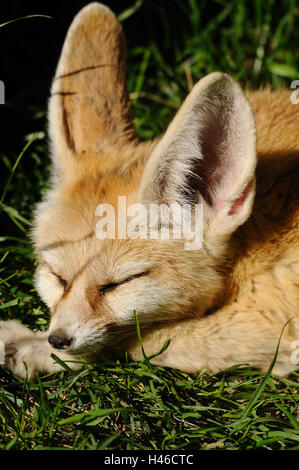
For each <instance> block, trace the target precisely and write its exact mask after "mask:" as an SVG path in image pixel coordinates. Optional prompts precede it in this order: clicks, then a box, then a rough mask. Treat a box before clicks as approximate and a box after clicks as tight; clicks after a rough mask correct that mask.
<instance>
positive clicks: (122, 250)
mask: <svg viewBox="0 0 299 470" xmlns="http://www.w3.org/2000/svg"><path fill="white" fill-rule="evenodd" d="M124 57H125V53H124V42H123V35H122V31H121V27H120V25H119V23H118V22H117V20H116V18H115V16H114V15H113V14H112V13H111V12H110V10H109V9H107V7H103V6H102V5H100V4H91V5H89V6H87V7H85V8H84V9H83V10H82V11H81V12H80V13H79V14H78V16H77V17H76V18H75V20H74V22H73V24H72V26H71V27H70V30H69V33H68V36H67V39H66V42H65V45H64V48H63V51H62V56H61V59H60V62H59V65H58V68H57V72H56V77H55V79H54V82H53V89H52V97H51V100H50V106H49V122H50V134H51V137H52V144H53V148H52V154H53V162H54V165H53V179H52V189H51V190H50V191H49V192H48V194H47V196H46V199H45V200H44V201H43V202H42V203H40V204H39V206H38V209H37V212H36V218H35V228H34V233H33V239H34V244H35V252H36V256H37V258H38V260H39V262H40V266H39V268H38V270H37V275H36V286H37V289H38V291H39V293H40V295H41V297H42V298H43V300H44V301H45V302H46V303H47V305H48V306H49V308H50V310H51V313H52V320H51V325H50V333H53V332H56V331H63V332H68V333H69V334H71V335H75V336H76V335H77V337H78V338H77V339H76V341H77V343H75V344H77V347H76V349H74V350H73V351H72V349H71V348H70V350H69V352H60V353H59V356H60V357H61V358H62V359H64V360H69V359H70V360H72V359H74V357H75V358H76V357H78V356H82V357H94V354H96V353H97V351H98V350H99V349H100V348H106V349H114V350H116V351H119V350H129V352H130V353H131V355H132V357H133V358H135V359H141V358H142V354H141V349H140V345H139V343H138V341H137V340H136V329H135V320H134V315H133V312H134V310H136V312H137V313H138V317H139V321H140V324H141V327H142V334H143V344H144V348H145V351H146V352H147V353H148V354H149V355H150V354H153V353H156V352H157V351H158V350H160V349H161V347H162V346H163V344H164V342H165V341H166V340H167V339H168V338H170V339H171V343H170V345H169V347H168V349H167V350H166V351H165V352H164V353H163V354H161V355H160V356H158V357H156V358H155V359H154V360H153V362H155V363H157V364H161V365H163V366H169V367H176V368H179V369H182V370H185V371H189V372H197V371H201V370H203V369H206V370H207V371H208V372H210V373H214V372H218V371H220V370H221V369H224V368H227V367H229V366H232V365H233V364H236V363H239V364H249V365H250V366H252V367H257V368H259V369H261V370H263V371H265V370H266V369H267V367H268V366H269V365H270V363H271V360H272V358H273V355H274V352H275V348H276V345H277V341H278V338H279V335H280V332H281V330H282V327H283V326H284V324H285V323H286V322H287V320H289V319H291V318H293V319H292V320H291V322H290V323H289V324H288V326H287V327H286V330H285V332H284V335H283V337H282V340H281V345H280V353H279V356H278V359H277V362H276V366H275V369H274V371H275V373H277V374H280V375H286V374H288V373H290V372H291V371H292V370H293V369H295V366H294V364H292V362H291V360H290V357H291V353H292V348H291V343H292V341H294V340H298V339H299V317H298V311H299V289H298V279H299V257H298V252H299V249H298V217H299V215H298V158H299V144H298V138H297V136H298V133H299V119H298V107H296V105H294V104H292V103H291V101H290V93H289V92H288V91H287V90H278V91H275V92H273V91H270V90H269V89H265V90H258V91H248V92H247V96H248V99H249V101H250V103H251V107H252V110H253V114H254V116H255V121H256V127H257V168H256V171H255V175H256V195H255V199H254V193H255V184H254V167H255V164H256V155H255V136H254V133H255V132H254V122H253V119H252V112H251V109H250V107H249V105H248V104H247V100H246V99H245V97H244V96H243V94H242V92H241V91H240V89H239V87H238V86H237V85H236V84H235V82H233V80H232V79H230V78H229V77H227V76H226V75H223V74H211V75H210V76H208V77H206V78H205V79H203V80H202V81H200V82H199V84H197V85H196V87H195V88H194V90H193V91H192V93H191V94H190V96H189V97H188V99H187V100H186V102H185V104H184V105H183V107H182V109H181V110H180V111H179V113H178V115H177V117H176V118H175V120H174V121H173V123H172V124H171V126H170V128H169V130H168V132H167V134H166V136H165V137H164V138H163V139H162V140H161V141H159V142H158V141H155V142H150V143H141V144H139V143H138V142H137V140H136V137H135V133H134V129H133V126H132V118H131V114H130V109H129V100H128V95H127V91H126V86H125V80H124ZM215 87H216V88H215ZM217 87H218V88H217ZM215 90H217V93H216V92H215ZM218 94H219V96H220V95H221V94H222V95H221V96H222V97H221V100H224V101H221V100H220V98H219V103H218V101H217V100H218V98H217V96H218ZM215 96H216V98H215ZM215 99H216V105H215V106H216V107H217V106H218V107H219V109H218V108H216V115H217V113H218V111H219V112H220V113H221V112H222V109H223V112H227V109H226V108H229V107H230V105H231V100H232V99H233V102H232V109H235V108H236V110H237V111H236V112H238V119H235V121H234V120H233V123H232V130H231V133H232V139H235V141H236V144H235V146H236V147H235V148H236V149H237V150H238V151H239V150H240V149H242V152H240V159H239V161H240V162H241V163H240V164H241V165H242V166H241V167H240V170H238V177H237V178H233V177H232V178H231V181H229V184H227V183H226V186H227V187H226V186H224V187H221V188H220V189H221V191H222V193H221V194H223V195H221V198H220V202H219V201H218V203H217V204H218V205H217V206H215V208H214V209H213V207H212V205H211V204H208V203H207V202H206V203H205V210H206V214H207V215H206V219H205V227H204V244H203V247H202V249H201V250H197V251H186V250H185V249H184V243H183V241H182V240H178V241H174V240H169V241H163V242H162V241H155V240H130V239H126V240H104V241H99V240H98V239H96V237H95V224H96V221H97V217H96V215H95V209H96V207H97V206H98V205H99V204H100V203H110V204H112V205H113V206H114V207H115V208H116V206H117V198H118V196H119V195H126V196H127V201H128V204H131V203H134V202H140V201H141V202H142V201H147V200H156V199H157V198H158V199H159V198H162V199H163V202H165V201H166V202H169V201H170V200H171V199H173V198H175V195H176V191H177V181H179V178H180V175H181V174H182V173H181V172H183V171H184V164H185V163H184V162H185V161H183V162H181V163H180V162H178V160H177V158H179V157H178V155H179V156H180V152H183V153H184V152H185V151H186V152H187V153H188V150H184V146H187V147H186V148H188V141H186V138H185V137H184V134H186V132H190V133H191V132H193V130H192V129H191V130H190V129H189V122H193V121H192V120H194V117H192V116H193V115H195V114H197V113H198V112H199V113H201V108H203V107H204V106H205V105H204V103H206V102H209V103H210V102H214V101H215ZM205 100H206V101H205ZM207 100H208V101H207ZM223 102H224V104H225V106H223V104H222V103H223ZM198 109H199V111H198ZM231 114H232V117H233V118H234V111H232V113H231ZM208 117H209V116H203V117H202V118H201V119H202V122H203V124H200V126H201V125H202V126H205V125H207V126H208V125H210V124H209V123H208V124H206V123H205V120H208ZM229 117H230V115H229V114H228V119H229ZM190 119H191V121H190ZM185 121H186V122H185ZM196 125H198V124H196ZM233 126H237V131H236V130H235V128H234V127H233ZM191 127H192V126H191ZM194 132H197V131H196V130H195V131H194ZM190 135H191V134H190ZM206 135H207V139H209V138H211V137H209V134H206ZM212 138H213V139H215V140H217V139H216V138H215V136H212ZM180 142H182V143H180ZM178 146H179V150H178ZM191 151H193V150H192V149H191ZM226 151H227V150H226V148H225V149H224V151H223V152H224V153H225V152H226ZM228 152H229V150H228ZM167 159H169V163H167ZM172 159H173V160H172ZM242 159H243V160H242ZM165 162H166V163H165ZM164 163H165V165H166V164H167V165H168V166H167V172H165V175H164V176H163V178H160V173H159V171H160V172H161V171H164V170H163V165H164ZM176 163H178V165H181V167H180V166H175V165H176ZM238 164H239V163H238ZM161 168H162V170H161ZM178 168H182V170H179V171H178ZM180 171H181V172H180ZM159 178H160V179H161V181H162V180H163V181H162V182H163V187H162V183H161V182H159V183H157V181H159ZM177 178H178V180H177ZM233 184H234V185H233ZM156 186H159V187H158V189H156ZM220 186H221V185H220ZM222 186H223V185H222ZM227 188H228V189H227ZM203 190H204V186H202V191H203ZM227 191H229V197H227V198H226V196H225V195H226V192H227ZM253 199H254V203H253ZM164 200H165V201H164ZM159 202H161V201H159ZM252 204H253V207H252ZM246 219H247V220H246ZM53 273H54V274H53ZM140 273H141V274H142V275H141V276H140V277H136V278H133V279H132V280H130V281H129V282H127V283H120V284H119V286H118V287H117V288H116V289H114V290H112V291H111V292H107V293H106V294H105V295H100V294H99V289H100V287H101V286H105V285H107V284H109V283H117V282H121V281H123V280H125V279H127V278H130V277H131V276H134V275H135V274H140ZM143 273H144V274H143ZM57 276H60V277H61V278H63V280H64V282H65V285H64V284H63V283H62V282H59V279H58V277H57ZM47 336H48V333H46V334H38V335H35V334H34V333H32V332H30V331H29V330H28V329H25V328H24V327H22V326H21V325H19V324H18V323H16V322H1V323H0V339H1V340H3V341H4V342H5V343H6V344H7V345H8V346H7V351H8V354H7V359H6V364H7V366H8V367H9V368H10V369H11V370H12V371H13V372H14V373H15V374H17V375H19V376H21V377H24V376H25V375H26V369H25V368H24V365H23V362H26V363H27V367H28V374H29V378H33V377H34V375H35V374H36V373H37V372H40V371H49V372H51V371H56V370H59V368H60V366H59V365H58V364H57V363H54V362H53V360H52V359H51V357H50V355H51V353H52V352H55V350H53V348H51V346H50V345H49V344H48V342H47ZM80 341H81V342H80Z"/></svg>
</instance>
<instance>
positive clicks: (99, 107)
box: [49, 3, 136, 173]
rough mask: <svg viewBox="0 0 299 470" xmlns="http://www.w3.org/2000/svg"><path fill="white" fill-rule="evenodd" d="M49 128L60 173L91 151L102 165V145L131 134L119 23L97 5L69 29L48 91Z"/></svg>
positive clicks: (119, 142) (118, 143) (117, 143)
mask: <svg viewBox="0 0 299 470" xmlns="http://www.w3.org/2000/svg"><path fill="white" fill-rule="evenodd" d="M49 130H50V138H51V142H52V153H53V158H54V164H56V167H57V168H58V170H60V172H61V170H62V172H63V173H65V172H68V170H69V168H70V167H71V166H72V162H74V161H78V160H79V159H83V158H84V157H87V155H89V156H90V155H91V154H92V155H97V154H98V158H99V166H101V154H102V153H103V152H105V150H106V149H107V148H109V147H110V146H118V147H121V146H122V145H123V144H124V143H126V142H128V141H132V140H134V139H135V138H136V135H135V131H134V126H133V118H132V115H131V112H130V102H129V96H128V92H127V88H126V82H125V40H124V36H123V32H122V27H121V25H120V23H119V22H118V20H117V19H116V17H115V15H114V14H113V13H112V12H111V11H110V9H109V8H108V7H106V6H104V5H102V4H100V3H91V4H89V5H87V6H86V7H84V8H83V9H82V10H81V11H80V12H79V13H78V14H77V16H76V17H75V18H74V20H73V22H72V24H71V26H70V28H69V31H68V33H67V36H66V39H65V43H64V46H63V49H62V52H61V57H60V60H59V63H58V66H57V70H56V74H55V78H54V81H53V85H52V90H51V99H50V103H49ZM104 164H105V162H103V165H104Z"/></svg>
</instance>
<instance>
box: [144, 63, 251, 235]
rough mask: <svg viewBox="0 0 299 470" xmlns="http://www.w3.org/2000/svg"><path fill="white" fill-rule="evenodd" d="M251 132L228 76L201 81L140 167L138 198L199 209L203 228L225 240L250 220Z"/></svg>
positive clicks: (243, 101)
mask: <svg viewBox="0 0 299 470" xmlns="http://www.w3.org/2000/svg"><path fill="white" fill-rule="evenodd" d="M255 165H256V131H255V120H254V117H253V113H252V110H251V107H250V104H249V102H248V101H247V98H246V97H245V95H244V93H243V92H242V90H241V88H240V87H239V85H238V84H237V83H236V82H235V81H234V80H233V78H232V77H230V76H229V75H226V74H223V73H219V72H215V73H212V74H210V75H208V76H206V77H205V78H203V79H202V80H200V81H199V82H198V83H197V84H196V85H195V87H194V88H193V90H192V91H191V93H190V94H189V96H188V97H187V99H186V100H185V102H184V104H183V105H182V107H181V109H180V110H179V111H178V113H177V115H176V116H175V118H174V120H173V121H172V123H171V124H170V126H169V128H168V130H167V132H166V134H165V135H164V137H163V138H162V140H161V141H160V142H159V143H158V145H157V147H156V148H155V149H154V152H153V154H152V155H151V156H150V158H149V160H148V162H147V166H146V167H145V171H144V175H143V179H142V182H141V187H140V195H139V196H140V198H141V199H142V200H144V201H147V202H155V203H158V204H159V203H166V204H171V203H173V202H178V203H180V204H186V203H196V202H198V201H199V199H201V200H202V201H203V203H204V208H203V209H204V223H205V224H206V225H207V226H208V227H210V228H213V230H212V232H213V233H214V234H215V235H216V234H217V236H218V235H221V236H224V237H227V236H228V235H230V234H231V233H232V232H233V231H234V230H235V229H236V228H237V227H238V226H239V225H241V224H242V223H243V222H244V221H245V220H246V219H247V217H248V216H249V214H250V212H251V207H252V203H253V199H254V191H255V176H254V175H255Z"/></svg>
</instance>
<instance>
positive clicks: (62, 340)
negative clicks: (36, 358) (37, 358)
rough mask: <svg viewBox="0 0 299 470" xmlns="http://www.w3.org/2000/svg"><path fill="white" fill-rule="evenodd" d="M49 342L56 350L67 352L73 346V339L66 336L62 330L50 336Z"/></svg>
mask: <svg viewBox="0 0 299 470" xmlns="http://www.w3.org/2000/svg"><path fill="white" fill-rule="evenodd" d="M48 342H49V344H50V345H51V346H52V347H53V348H55V349H63V350H66V349H68V348H69V347H70V345H71V344H72V342H73V338H71V337H69V336H68V335H66V334H65V333H64V332H63V331H62V330H57V331H54V333H52V334H50V336H49V337H48Z"/></svg>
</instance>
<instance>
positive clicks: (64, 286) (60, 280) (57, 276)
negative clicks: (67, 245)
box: [51, 271, 67, 289]
mask: <svg viewBox="0 0 299 470" xmlns="http://www.w3.org/2000/svg"><path fill="white" fill-rule="evenodd" d="M51 273H52V274H53V276H55V277H56V279H57V280H58V282H59V284H61V285H62V287H63V288H64V289H65V288H66V286H67V282H66V280H65V279H62V277H61V276H59V274H56V273H54V271H51Z"/></svg>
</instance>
